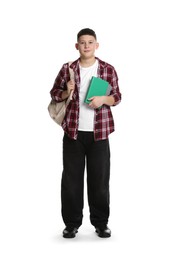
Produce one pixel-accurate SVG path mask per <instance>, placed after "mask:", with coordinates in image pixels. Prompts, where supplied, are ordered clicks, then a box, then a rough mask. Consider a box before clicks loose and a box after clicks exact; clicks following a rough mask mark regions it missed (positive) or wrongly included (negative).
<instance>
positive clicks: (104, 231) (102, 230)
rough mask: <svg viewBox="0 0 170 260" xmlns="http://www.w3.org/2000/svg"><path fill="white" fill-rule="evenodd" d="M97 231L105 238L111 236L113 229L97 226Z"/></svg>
mask: <svg viewBox="0 0 170 260" xmlns="http://www.w3.org/2000/svg"><path fill="white" fill-rule="evenodd" d="M96 233H97V235H98V236H99V237H102V238H105V237H111V230H110V229H109V228H108V227H107V226H105V227H102V228H101V227H96Z"/></svg>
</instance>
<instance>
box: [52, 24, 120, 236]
mask: <svg viewBox="0 0 170 260" xmlns="http://www.w3.org/2000/svg"><path fill="white" fill-rule="evenodd" d="M75 47H76V49H77V50H78V51H79V54H80V55H79V58H78V59H77V60H75V61H74V62H73V63H72V64H71V65H70V67H71V68H72V69H73V71H74V80H72V79H70V76H69V64H68V63H65V64H63V66H62V68H61V70H60V71H59V73H58V76H57V77H56V79H55V82H54V85H53V88H52V89H51V91H50V94H51V97H52V98H53V99H54V100H56V101H57V102H60V101H62V100H64V99H67V98H68V96H69V94H70V92H71V91H73V98H72V101H71V102H70V103H69V106H68V107H67V111H66V116H65V118H64V120H63V122H62V128H63V130H64V137H63V173H62V183H61V202H62V218H63V221H64V223H65V229H64V230H63V237H65V238H73V237H75V236H76V233H77V232H78V228H79V227H80V226H81V225H82V219H83V203H84V197H83V193H84V171H85V166H86V170H87V189H88V204H89V210H90V221H91V224H92V225H93V226H94V227H95V231H96V233H97V235H98V236H99V237H103V238H104V237H110V236H111V230H110V229H109V228H108V220H109V212H110V208H109V207H110V201H109V199H110V198H109V179H110V147H109V139H108V136H109V134H111V133H112V132H113V131H114V120H113V116H112V112H111V109H110V106H115V105H117V104H119V102H120V101H121V93H120V91H119V86H118V76H117V73H116V71H115V69H114V67H113V66H112V65H110V64H108V63H106V62H104V61H102V60H100V59H99V58H97V57H96V56H95V51H96V50H97V49H98V47H99V43H98V42H97V37H96V33H95V32H94V31H93V30H92V29H89V28H85V29H82V30H81V31H79V32H78V34H77V43H76V44H75ZM92 76H95V77H99V78H102V79H104V80H106V81H108V82H109V85H110V86H111V91H110V94H109V95H108V96H94V97H91V98H90V103H89V105H88V104H86V103H84V99H85V95H86V92H87V89H88V86H89V83H90V80H91V78H92Z"/></svg>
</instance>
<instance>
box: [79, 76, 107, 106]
mask: <svg viewBox="0 0 170 260" xmlns="http://www.w3.org/2000/svg"><path fill="white" fill-rule="evenodd" d="M110 91H111V86H110V85H109V83H108V82H107V81H106V80H103V79H101V78H98V77H94V76H93V77H92V79H91V81H90V84H89V88H88V91H87V94H86V97H85V100H84V102H85V103H87V104H89V106H90V107H92V108H99V107H101V106H102V105H103V104H104V100H103V98H104V96H107V95H109V94H110Z"/></svg>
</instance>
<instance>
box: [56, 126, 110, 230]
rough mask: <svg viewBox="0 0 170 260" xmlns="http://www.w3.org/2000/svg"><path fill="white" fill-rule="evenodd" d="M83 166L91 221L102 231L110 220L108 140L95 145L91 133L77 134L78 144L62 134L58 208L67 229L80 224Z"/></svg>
mask: <svg viewBox="0 0 170 260" xmlns="http://www.w3.org/2000/svg"><path fill="white" fill-rule="evenodd" d="M85 166H86V169H87V191H88V204H89V210H90V221H91V224H92V225H94V226H95V227H96V226H98V227H102V226H104V225H106V224H107V223H108V218H109V179H110V148H109V140H108V139H106V140H101V141H95V140H94V134H93V132H83V131H79V133H78V139H77V140H73V139H70V138H69V137H68V136H67V135H66V134H65V135H64V138H63V174H62V182H61V206H62V217H63V221H64V223H65V225H66V226H69V227H79V226H81V224H82V219H83V206H84V197H83V196H84V171H85Z"/></svg>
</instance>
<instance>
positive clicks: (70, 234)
mask: <svg viewBox="0 0 170 260" xmlns="http://www.w3.org/2000/svg"><path fill="white" fill-rule="evenodd" d="M77 232H78V229H77V228H71V227H66V228H65V229H64V230H63V237H64V238H74V237H75V236H76V233H77Z"/></svg>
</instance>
